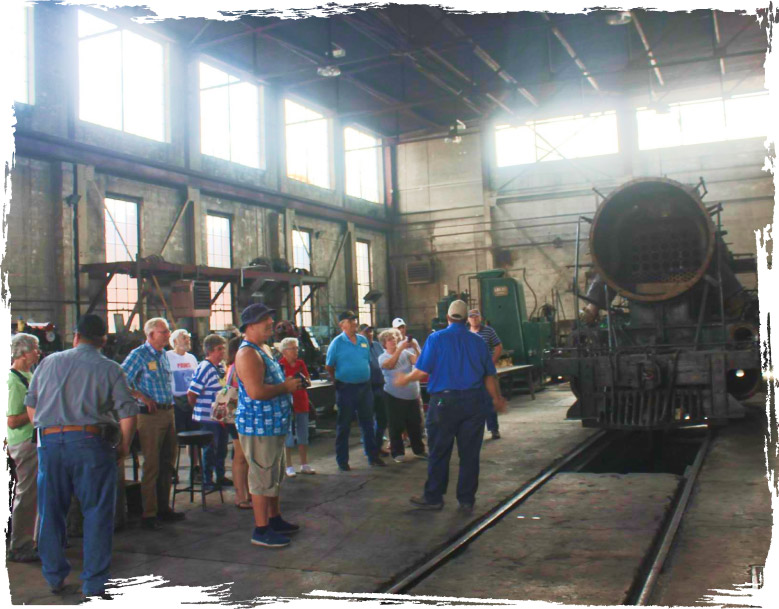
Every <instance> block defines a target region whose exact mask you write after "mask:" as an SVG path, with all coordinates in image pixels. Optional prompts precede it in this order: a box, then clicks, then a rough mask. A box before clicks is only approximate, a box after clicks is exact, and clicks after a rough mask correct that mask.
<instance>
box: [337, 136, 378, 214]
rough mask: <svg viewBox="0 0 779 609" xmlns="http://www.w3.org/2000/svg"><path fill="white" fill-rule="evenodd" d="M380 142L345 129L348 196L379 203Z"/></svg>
mask: <svg viewBox="0 0 779 609" xmlns="http://www.w3.org/2000/svg"><path fill="white" fill-rule="evenodd" d="M380 143H381V142H380V141H379V140H378V139H377V138H375V137H372V136H371V135H369V134H367V133H363V132H361V131H358V130H356V129H353V128H352V127H347V128H346V129H344V145H345V148H346V163H345V164H346V194H347V195H350V196H352V197H359V198H361V199H365V200H366V201H373V202H374V203H378V202H379V189H380V184H381V182H380V180H381V178H380V158H381V148H380V147H379V146H380Z"/></svg>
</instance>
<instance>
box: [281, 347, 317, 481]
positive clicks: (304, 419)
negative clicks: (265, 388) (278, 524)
mask: <svg viewBox="0 0 779 609" xmlns="http://www.w3.org/2000/svg"><path fill="white" fill-rule="evenodd" d="M279 363H280V364H281V367H282V368H283V369H284V376H286V377H288V378H289V377H291V376H295V375H297V374H301V373H302V374H303V376H305V377H306V380H308V382H309V383H310V382H311V377H310V376H309V374H308V368H306V363H305V362H304V361H303V360H302V359H298V339H297V338H285V339H284V340H282V341H281V359H280V360H279ZM292 410H293V411H294V416H293V417H291V419H292V428H291V429H290V431H289V435H287V443H286V447H285V451H286V453H287V454H286V458H287V459H286V460H287V476H289V477H290V478H294V477H295V476H296V475H297V474H296V473H295V468H294V466H293V465H292V449H293V448H294V447H295V442H297V445H298V452H299V453H300V473H301V474H315V473H316V470H314V468H313V467H311V466H310V465H309V464H308V410H309V405H308V392H307V391H306V390H305V389H298V390H297V391H295V392H294V393H293V394H292Z"/></svg>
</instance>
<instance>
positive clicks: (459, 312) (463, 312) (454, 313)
mask: <svg viewBox="0 0 779 609" xmlns="http://www.w3.org/2000/svg"><path fill="white" fill-rule="evenodd" d="M446 314H447V315H448V316H449V317H451V318H452V319H456V320H457V321H462V320H464V319H465V317H466V316H467V315H468V305H466V304H465V302H463V301H462V300H455V301H454V302H452V304H450V305H449V310H448V311H447V312H446Z"/></svg>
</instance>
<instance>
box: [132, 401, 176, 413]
mask: <svg viewBox="0 0 779 609" xmlns="http://www.w3.org/2000/svg"><path fill="white" fill-rule="evenodd" d="M154 406H155V407H156V408H157V410H170V409H171V408H173V404H160V403H159V402H154ZM138 410H139V412H140V413H141V414H150V413H149V408H148V406H145V405H142V406H139V407H138Z"/></svg>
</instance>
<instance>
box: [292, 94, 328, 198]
mask: <svg viewBox="0 0 779 609" xmlns="http://www.w3.org/2000/svg"><path fill="white" fill-rule="evenodd" d="M284 122H285V124H286V147H287V176H288V177H290V178H292V179H293V180H299V181H301V182H306V183H307V184H313V185H314V186H321V187H322V188H330V127H329V121H328V120H327V118H325V117H324V116H323V115H321V114H319V113H318V112H314V111H313V110H311V109H309V108H306V107H305V106H301V105H300V104H298V103H295V102H293V101H292V100H289V99H285V100H284Z"/></svg>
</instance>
